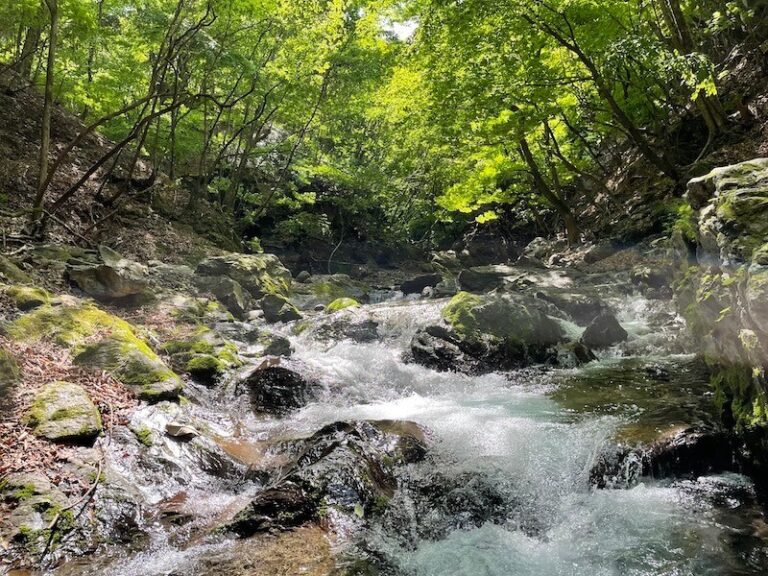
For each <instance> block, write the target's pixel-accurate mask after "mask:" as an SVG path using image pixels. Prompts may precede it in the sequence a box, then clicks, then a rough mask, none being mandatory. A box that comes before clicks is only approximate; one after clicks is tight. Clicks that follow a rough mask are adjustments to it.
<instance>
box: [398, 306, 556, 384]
mask: <svg viewBox="0 0 768 576" xmlns="http://www.w3.org/2000/svg"><path fill="white" fill-rule="evenodd" d="M442 315H443V319H444V320H445V325H443V326H439V325H436V326H429V327H427V328H425V329H423V330H420V331H419V332H417V334H416V335H415V336H414V338H413V340H412V342H411V353H412V356H413V359H414V360H415V361H416V362H418V363H420V364H422V365H425V366H429V367H432V368H435V369H438V370H455V371H461V372H473V373H477V372H487V371H490V370H496V369H509V368H515V367H521V366H527V365H530V364H532V363H538V362H557V359H558V353H557V349H556V348H557V345H558V344H559V343H561V342H563V341H564V340H565V335H564V333H563V330H562V328H561V327H560V325H559V324H558V323H557V322H556V321H555V320H553V319H552V318H550V317H549V316H547V315H546V314H544V313H543V312H542V311H541V310H540V309H539V308H538V307H537V302H536V301H535V300H534V299H533V298H530V297H527V296H523V295H519V294H510V295H500V294H491V295H485V296H479V295H475V294H470V293H468V292H459V293H458V294H457V295H456V296H454V297H453V298H452V299H451V301H450V302H449V303H448V305H447V306H445V308H443V311H442Z"/></svg>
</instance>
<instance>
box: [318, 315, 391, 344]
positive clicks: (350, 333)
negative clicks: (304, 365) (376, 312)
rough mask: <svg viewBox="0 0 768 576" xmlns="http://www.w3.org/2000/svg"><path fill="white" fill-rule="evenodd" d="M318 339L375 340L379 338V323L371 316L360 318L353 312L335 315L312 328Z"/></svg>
mask: <svg viewBox="0 0 768 576" xmlns="http://www.w3.org/2000/svg"><path fill="white" fill-rule="evenodd" d="M314 334H315V336H316V337H317V338H318V339H320V340H352V341H353V342H376V341H377V340H379V338H380V337H379V323H378V322H376V321H375V320H373V319H371V318H366V319H365V320H360V319H359V318H358V317H357V316H355V315H353V314H340V315H336V316H335V317H334V318H333V319H332V320H331V321H330V322H325V323H323V324H321V325H319V326H318V327H317V328H316V329H315V330H314Z"/></svg>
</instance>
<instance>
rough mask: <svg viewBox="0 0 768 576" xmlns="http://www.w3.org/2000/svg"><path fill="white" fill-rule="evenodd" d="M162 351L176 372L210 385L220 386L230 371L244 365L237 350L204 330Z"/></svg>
mask: <svg viewBox="0 0 768 576" xmlns="http://www.w3.org/2000/svg"><path fill="white" fill-rule="evenodd" d="M161 349H162V351H163V352H165V353H167V354H169V355H170V356H171V364H172V365H173V367H174V368H176V369H178V370H182V371H184V372H187V373H189V374H190V375H191V376H192V377H193V378H194V379H195V380H197V381H199V382H202V383H203V384H206V385H212V384H215V383H217V382H218V380H219V379H220V377H221V376H222V374H224V373H225V372H226V371H227V370H230V369H232V368H237V367H239V366H241V365H242V362H241V360H240V358H239V356H238V350H237V346H235V345H234V344H233V343H232V342H229V341H227V340H225V339H224V338H223V337H222V336H221V335H220V334H219V333H218V332H216V331H214V330H210V329H207V328H200V329H198V330H197V332H195V333H194V334H192V335H189V336H186V337H183V338H181V339H179V340H170V341H168V342H165V343H164V344H163V345H162V346H161Z"/></svg>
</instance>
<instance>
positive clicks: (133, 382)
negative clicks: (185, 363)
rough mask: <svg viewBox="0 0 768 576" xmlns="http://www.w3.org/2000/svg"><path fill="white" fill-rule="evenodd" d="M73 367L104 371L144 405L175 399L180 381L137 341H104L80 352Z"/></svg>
mask: <svg viewBox="0 0 768 576" xmlns="http://www.w3.org/2000/svg"><path fill="white" fill-rule="evenodd" d="M74 362H75V364H78V365H80V366H88V367H91V368H98V369H99V370H104V371H105V372H108V373H109V374H111V375H112V376H114V377H115V378H117V379H118V380H120V381H121V382H122V383H123V384H125V385H126V386H128V387H129V388H131V389H132V390H133V391H134V392H135V393H136V395H137V396H138V397H139V398H140V399H142V400H146V401H148V402H160V401H161V400H175V399H176V398H178V397H179V394H181V391H182V389H183V386H184V385H183V382H182V380H181V378H179V377H178V376H177V375H176V374H175V373H174V372H173V371H172V370H171V369H170V368H168V367H167V366H166V365H165V364H164V363H163V361H162V360H160V358H159V357H158V356H157V354H155V353H154V352H153V351H152V350H151V349H150V348H149V347H148V346H147V345H146V344H145V343H143V342H141V341H140V340H138V339H124V338H121V337H119V336H118V337H114V336H112V337H109V338H105V339H103V340H101V341H99V342H96V343H94V344H88V345H86V346H83V347H82V348H81V349H80V352H79V353H78V354H77V355H76V356H75V358H74Z"/></svg>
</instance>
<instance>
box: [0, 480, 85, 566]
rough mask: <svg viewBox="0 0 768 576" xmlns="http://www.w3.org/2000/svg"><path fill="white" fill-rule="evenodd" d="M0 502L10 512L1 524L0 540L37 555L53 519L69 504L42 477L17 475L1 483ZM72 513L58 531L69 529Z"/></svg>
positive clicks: (62, 522)
mask: <svg viewBox="0 0 768 576" xmlns="http://www.w3.org/2000/svg"><path fill="white" fill-rule="evenodd" d="M0 498H2V500H4V501H6V502H8V503H10V504H11V505H12V510H11V512H10V514H8V516H7V517H5V518H3V522H0V540H4V541H6V542H13V543H14V544H16V545H20V546H22V547H23V548H24V549H25V550H27V551H28V552H36V553H38V554H39V553H40V552H41V551H42V547H44V546H45V544H46V542H47V540H48V538H49V537H50V530H49V526H50V524H51V521H52V520H53V518H55V517H56V515H57V514H58V513H59V512H61V511H62V510H63V509H64V508H65V507H66V506H67V504H68V499H67V497H66V496H65V495H64V494H63V493H62V492H61V491H60V490H59V489H58V488H57V487H56V486H54V485H53V484H52V483H51V481H50V480H48V478H46V477H45V476H44V475H43V474H41V473H30V472H19V473H13V474H9V475H8V476H6V477H5V478H3V480H2V481H0ZM72 519H73V516H72V513H71V512H70V513H68V514H66V517H65V518H63V519H61V520H60V522H59V524H60V525H61V526H59V527H60V528H66V527H68V526H71V521H72Z"/></svg>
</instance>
